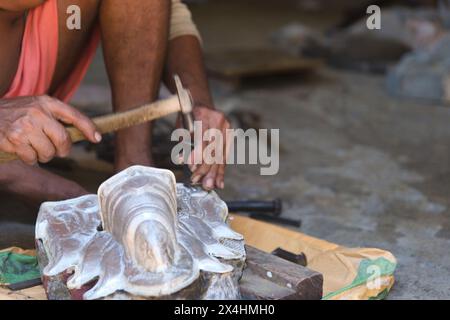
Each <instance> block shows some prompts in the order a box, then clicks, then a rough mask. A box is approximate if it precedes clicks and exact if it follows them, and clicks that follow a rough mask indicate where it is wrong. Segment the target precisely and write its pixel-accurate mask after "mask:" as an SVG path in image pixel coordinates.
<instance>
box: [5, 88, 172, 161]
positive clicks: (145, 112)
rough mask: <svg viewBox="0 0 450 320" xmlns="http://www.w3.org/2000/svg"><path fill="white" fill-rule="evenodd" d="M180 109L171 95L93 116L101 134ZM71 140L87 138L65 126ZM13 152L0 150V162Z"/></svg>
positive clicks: (8, 158) (9, 157)
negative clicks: (149, 102)
mask: <svg viewBox="0 0 450 320" xmlns="http://www.w3.org/2000/svg"><path fill="white" fill-rule="evenodd" d="M179 111H180V102H179V100H178V97H177V96H172V97H170V98H168V99H166V100H160V101H157V102H154V103H151V104H146V105H143V106H141V107H138V108H136V109H131V110H128V111H125V112H121V113H114V114H109V115H105V116H100V117H96V118H93V119H92V121H93V122H94V124H95V126H96V127H97V130H98V131H99V132H100V133H101V134H105V133H110V132H116V131H118V130H121V129H126V128H129V127H133V126H136V125H139V124H142V123H145V122H149V121H152V120H155V119H158V118H162V117H165V116H167V115H169V114H172V113H176V112H179ZM67 131H68V132H69V135H70V139H71V140H72V142H74V143H75V142H79V141H83V140H87V139H86V137H85V136H84V135H83V134H82V133H81V131H80V130H78V129H77V128H75V127H67ZM17 159H18V157H17V155H16V154H14V153H6V152H0V163H6V162H9V161H13V160H17Z"/></svg>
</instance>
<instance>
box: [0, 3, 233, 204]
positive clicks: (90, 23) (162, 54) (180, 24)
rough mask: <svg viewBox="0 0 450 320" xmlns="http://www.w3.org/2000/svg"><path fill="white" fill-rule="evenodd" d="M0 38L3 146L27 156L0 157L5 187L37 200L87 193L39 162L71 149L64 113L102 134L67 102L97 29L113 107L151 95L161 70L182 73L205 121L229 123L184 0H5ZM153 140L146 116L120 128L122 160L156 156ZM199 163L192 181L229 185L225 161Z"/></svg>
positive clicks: (168, 79) (94, 137)
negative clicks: (74, 24) (74, 21)
mask: <svg viewBox="0 0 450 320" xmlns="http://www.w3.org/2000/svg"><path fill="white" fill-rule="evenodd" d="M71 5H77V6H78V7H79V8H80V9H81V17H82V20H81V30H70V28H68V27H67V24H66V22H67V19H68V14H67V8H68V7H69V6H71ZM0 39H2V41H1V43H0V150H1V151H6V152H12V153H15V154H17V155H18V156H19V158H20V159H21V160H22V161H23V162H22V161H15V162H13V163H8V164H3V165H0V187H1V188H2V189H3V190H4V191H7V192H12V193H14V194H17V195H22V196H25V197H26V198H28V199H32V200H35V201H37V202H42V201H48V200H61V199H67V198H72V197H77V196H81V195H83V194H86V193H87V191H86V190H84V188H82V187H81V186H80V185H78V184H76V183H75V182H73V181H69V180H66V179H64V178H62V177H59V176H56V175H54V174H52V173H50V172H48V171H45V170H43V169H41V168H39V167H38V166H35V165H34V164H35V163H36V162H37V161H39V162H47V161H49V160H50V159H52V158H53V157H54V156H58V157H64V156H67V155H68V153H69V151H70V141H69V138H68V136H67V132H66V130H65V129H64V128H63V126H62V124H61V122H62V123H65V124H73V125H74V126H76V127H77V128H79V129H80V130H81V131H82V132H83V133H84V134H85V136H86V137H87V138H88V139H89V140H90V141H91V142H94V143H96V142H99V141H100V140H101V136H100V135H99V133H97V132H96V130H95V127H94V125H93V124H92V123H91V121H90V120H89V119H87V118H86V117H85V116H83V115H82V114H81V113H80V112H78V111H77V110H75V109H73V108H72V107H70V106H69V105H67V103H68V102H69V100H70V97H71V96H72V94H73V93H74V91H75V90H76V87H77V86H78V85H79V83H80V81H81V79H82V77H83V76H84V74H85V72H86V70H87V67H88V66H89V63H90V61H91V59H92V56H93V54H94V52H95V48H96V46H97V44H98V42H99V41H100V39H101V42H102V47H103V51H104V60H105V63H106V68H107V72H108V77H109V80H110V86H111V92H112V100H113V108H114V111H115V112H120V111H125V110H129V109H131V108H135V107H137V106H140V105H142V104H145V103H148V102H151V101H154V100H155V99H156V97H157V94H158V90H159V87H160V81H161V79H162V80H163V81H164V83H165V84H166V85H167V86H168V88H169V89H171V90H172V91H174V90H175V88H174V83H173V80H172V79H173V75H174V74H178V75H180V78H181V80H182V82H183V85H184V86H185V87H187V88H188V89H189V90H190V92H191V94H192V97H193V100H194V105H195V108H194V117H195V120H200V121H202V125H203V130H207V129H209V128H217V129H219V130H222V132H225V130H226V129H227V128H229V123H228V121H227V120H226V118H225V117H224V115H223V114H222V113H220V112H218V111H215V110H214V105H213V101H212V98H211V95H210V93H209V88H208V85H207V80H206V76H205V71H204V67H203V63H202V52H201V45H200V41H199V37H198V35H197V31H196V28H195V26H194V25H193V24H192V21H191V20H190V13H189V11H187V8H186V7H185V6H184V5H183V4H182V3H181V2H180V0H174V1H172V3H171V2H170V1H168V0H146V1H136V0H0ZM168 39H169V41H168ZM224 136H225V135H224ZM150 149H151V126H150V125H149V124H146V125H141V126H137V127H133V128H130V129H126V130H123V131H121V132H118V133H117V134H116V157H115V169H116V170H117V171H119V170H122V169H124V168H126V167H128V166H130V165H134V164H140V165H152V158H151V150H150ZM192 169H193V175H192V181H193V182H194V183H197V182H200V183H202V185H203V187H204V188H205V189H208V190H211V189H214V188H223V187H224V170H225V167H224V165H207V164H201V165H197V166H192Z"/></svg>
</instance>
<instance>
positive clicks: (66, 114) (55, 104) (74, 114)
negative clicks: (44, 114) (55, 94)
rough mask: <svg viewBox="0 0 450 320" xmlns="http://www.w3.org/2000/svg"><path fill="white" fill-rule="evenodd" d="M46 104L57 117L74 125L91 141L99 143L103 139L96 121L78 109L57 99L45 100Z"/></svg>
mask: <svg viewBox="0 0 450 320" xmlns="http://www.w3.org/2000/svg"><path fill="white" fill-rule="evenodd" d="M44 106H45V107H46V108H47V109H48V110H49V111H50V112H51V114H52V115H53V116H54V117H55V118H56V119H58V120H61V121H62V122H64V123H67V124H71V125H73V126H74V127H76V128H77V129H78V130H80V131H81V132H82V133H83V134H84V136H85V137H86V138H88V139H89V140H90V141H91V142H93V143H98V142H100V141H101V140H102V136H101V134H100V133H99V132H98V131H97V128H96V127H95V125H94V123H93V122H92V121H91V120H90V119H89V118H88V117H86V116H85V115H84V114H82V113H81V112H79V111H78V110H76V109H74V108H72V107H70V106H69V105H67V104H65V103H63V102H61V101H59V100H56V99H51V100H50V101H47V102H45V103H44Z"/></svg>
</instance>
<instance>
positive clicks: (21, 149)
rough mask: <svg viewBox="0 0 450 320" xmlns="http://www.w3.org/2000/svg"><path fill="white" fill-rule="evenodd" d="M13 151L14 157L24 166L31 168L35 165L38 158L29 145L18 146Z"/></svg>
mask: <svg viewBox="0 0 450 320" xmlns="http://www.w3.org/2000/svg"><path fill="white" fill-rule="evenodd" d="M15 150H16V155H17V156H18V157H19V158H20V160H22V161H23V162H25V163H26V164H28V165H30V166H32V165H35V164H36V163H37V159H38V157H37V154H36V151H34V149H33V148H32V147H31V146H30V145H27V144H22V145H20V146H17V147H16V148H15Z"/></svg>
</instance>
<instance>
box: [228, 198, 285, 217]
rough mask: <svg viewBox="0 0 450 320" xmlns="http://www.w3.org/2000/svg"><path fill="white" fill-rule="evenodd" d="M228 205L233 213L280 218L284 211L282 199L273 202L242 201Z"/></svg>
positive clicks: (230, 202)
mask: <svg viewBox="0 0 450 320" xmlns="http://www.w3.org/2000/svg"><path fill="white" fill-rule="evenodd" d="M226 203H227V206H228V210H230V211H231V212H248V213H256V212H259V213H270V214H272V215H274V216H276V217H278V216H280V215H281V212H282V211H283V204H282V202H281V199H275V200H272V201H257V200H240V201H227V202H226Z"/></svg>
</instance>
